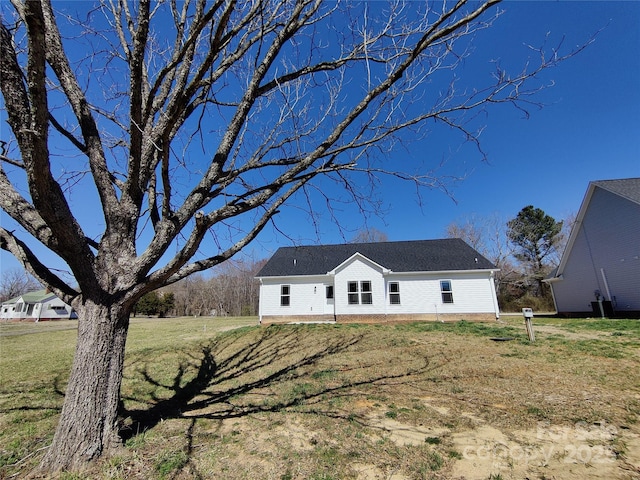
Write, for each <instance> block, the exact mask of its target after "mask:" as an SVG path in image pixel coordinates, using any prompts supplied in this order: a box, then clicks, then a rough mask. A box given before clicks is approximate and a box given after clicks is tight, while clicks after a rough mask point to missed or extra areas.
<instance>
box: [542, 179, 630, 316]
mask: <svg viewBox="0 0 640 480" xmlns="http://www.w3.org/2000/svg"><path fill="white" fill-rule="evenodd" d="M545 281H546V282H548V283H549V284H550V285H551V289H552V292H553V298H554V301H555V304H556V310H557V311H558V314H559V315H564V316H585V315H588V316H593V315H597V316H600V315H601V312H600V305H602V308H603V310H604V313H605V315H606V316H614V315H615V316H630V317H638V316H640V178H627V179H621V180H600V181H595V182H591V183H590V184H589V187H588V188H587V193H586V194H585V197H584V200H583V201H582V205H581V206H580V211H579V212H578V216H577V218H576V222H575V224H574V226H573V229H572V230H571V235H570V237H569V241H568V243H567V247H566V249H565V251H564V253H563V255H562V259H561V260H560V264H559V265H558V268H557V269H556V270H555V271H554V272H553V274H552V276H551V277H550V278H548V279H546V280H545Z"/></svg>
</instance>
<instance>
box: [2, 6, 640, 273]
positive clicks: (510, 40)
mask: <svg viewBox="0 0 640 480" xmlns="http://www.w3.org/2000/svg"><path fill="white" fill-rule="evenodd" d="M501 8H502V9H504V10H505V13H504V14H503V15H502V17H501V18H500V19H499V20H498V21H497V22H496V24H495V25H494V26H493V27H492V28H491V29H490V30H487V31H485V32H483V33H482V35H481V36H479V38H478V39H477V43H476V47H475V48H476V52H477V53H478V57H477V58H478V59H479V60H488V59H500V60H501V62H502V63H504V64H507V65H521V63H522V62H523V61H524V60H525V59H526V57H527V55H531V50H529V49H528V48H527V44H531V45H534V46H540V45H542V43H544V42H545V39H546V41H547V43H548V44H549V45H555V44H557V43H558V42H559V41H560V40H561V39H562V38H564V46H565V47H566V48H571V47H573V46H576V45H578V44H582V43H584V42H586V41H587V40H588V39H589V38H590V37H591V35H592V34H594V33H595V32H597V31H599V30H600V33H599V34H598V36H597V39H596V41H595V42H594V43H593V44H592V45H590V46H589V47H588V48H587V49H586V50H584V51H583V52H581V53H580V54H579V55H577V56H576V57H574V58H571V59H569V60H567V61H566V62H564V63H563V64H561V65H560V66H559V67H557V68H554V69H552V70H550V71H548V72H546V74H545V80H547V81H553V82H554V84H555V85H554V86H553V87H552V88H550V89H548V90H545V91H544V92H543V93H542V94H540V95H539V96H538V97H537V100H538V101H540V102H542V103H544V104H545V106H544V108H542V109H541V110H538V109H535V108H532V109H531V117H530V118H528V119H524V118H523V115H522V113H521V112H519V111H517V110H515V109H512V108H507V107H506V106H499V107H498V108H496V109H493V110H490V111H489V113H488V116H487V117H486V122H485V123H486V129H485V131H484V132H483V134H482V136H481V141H482V147H483V149H484V151H485V152H486V153H487V157H488V158H487V160H488V161H487V162H482V161H480V159H479V157H478V155H476V154H473V153H472V152H471V149H469V148H468V147H462V148H460V149H458V145H457V144H452V143H451V142H450V139H448V138H446V137H441V136H439V135H432V136H429V137H427V138H426V139H424V140H422V141H420V142H414V143H410V144H407V145H404V148H402V149H398V150H397V151H396V152H395V153H394V155H395V156H397V160H398V161H403V162H422V161H428V162H433V161H437V160H439V159H442V158H447V159H448V163H447V166H446V169H447V171H448V172H454V173H456V174H459V175H466V179H465V180H464V181H462V182H460V183H458V184H456V185H452V186H451V190H450V191H451V194H452V196H453V199H452V198H451V197H449V196H447V195H446V194H444V193H442V192H440V191H437V190H433V191H426V192H423V195H422V204H421V205H419V204H418V201H417V199H416V197H415V195H414V192H413V189H412V188H409V187H408V186H407V185H406V184H402V183H400V182H388V183H385V184H384V185H383V187H382V188H381V189H380V191H379V192H378V196H379V199H380V201H381V203H382V207H383V210H384V211H385V214H384V215H383V218H378V217H375V216H374V217H371V218H369V219H368V221H367V224H368V226H370V227H374V228H376V229H378V230H381V231H383V232H385V233H386V234H387V236H388V237H389V239H390V240H410V239H430V238H441V237H443V236H444V235H445V229H446V226H447V225H448V224H449V223H451V222H453V221H464V219H466V218H468V217H470V216H477V217H485V216H491V215H499V216H501V217H504V218H505V219H509V218H513V217H515V215H516V214H517V213H518V211H519V210H520V209H521V208H523V207H524V206H526V205H529V204H531V205H534V206H535V207H538V208H541V209H543V210H544V211H545V212H546V213H548V214H549V215H551V216H553V217H555V218H556V219H563V218H565V217H566V216H567V215H569V214H570V213H574V212H577V210H578V208H579V206H580V202H581V201H582V198H583V195H584V193H585V191H586V188H587V185H588V183H589V181H592V180H602V179H613V178H626V177H640V55H638V51H639V50H640V2H638V1H622V2H616V1H587V2H583V1H536V2H530V1H507V2H506V3H504V4H502V6H501ZM480 63H481V62H480ZM486 65H487V64H486V63H484V64H483V65H478V62H476V61H473V62H469V63H468V64H465V66H464V68H463V69H461V70H460V71H459V72H457V73H458V74H459V75H460V76H461V77H463V78H465V77H468V78H474V77H475V76H477V75H487V74H488V73H487V72H489V71H490V68H487V66H486ZM2 128H6V126H5V125H3V126H2ZM454 199H455V201H454ZM297 207H298V205H291V206H290V207H288V208H284V209H283V210H282V214H281V215H280V216H278V218H277V220H276V225H277V227H278V230H280V231H281V232H284V233H285V234H286V235H283V234H282V233H280V231H278V230H276V229H275V228H273V227H271V226H267V227H266V229H265V231H264V232H263V233H262V234H261V235H260V236H259V237H258V239H257V240H256V241H255V242H254V243H253V244H252V245H251V246H250V247H249V249H248V250H247V254H249V255H251V256H252V257H253V258H263V257H266V256H269V255H270V254H271V253H273V252H274V251H275V250H276V249H277V248H278V247H279V246H285V245H290V244H291V243H292V242H295V243H297V244H314V243H319V242H321V243H340V242H342V241H344V240H345V239H347V240H348V239H349V238H350V237H351V236H353V232H354V231H356V230H358V229H359V228H362V227H363V220H362V218H361V217H360V216H358V215H356V214H352V213H350V212H349V209H348V206H346V207H345V215H343V216H342V219H341V228H338V227H336V226H335V225H334V224H333V221H332V219H331V216H330V215H328V214H326V213H322V211H321V209H319V212H320V213H321V215H320V217H319V219H318V222H317V226H314V225H313V224H312V223H313V222H310V221H309V217H308V214H307V212H306V210H305V209H303V208H297ZM339 209H342V207H341V206H340V207H339ZM2 220H3V225H4V226H7V228H9V225H8V224H7V221H6V217H4V216H3V217H2ZM0 262H1V264H0V267H1V269H2V270H3V271H4V270H8V269H11V268H16V267H18V266H19V265H18V263H17V262H16V261H15V260H14V259H13V257H11V256H10V255H9V254H7V253H6V252H4V251H1V252H0ZM54 266H56V268H60V265H54Z"/></svg>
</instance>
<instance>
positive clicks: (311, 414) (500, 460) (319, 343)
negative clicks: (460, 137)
mask: <svg viewBox="0 0 640 480" xmlns="http://www.w3.org/2000/svg"><path fill="white" fill-rule="evenodd" d="M231 323H232V321H230V323H229V324H228V325H223V324H221V323H218V322H216V321H214V320H211V319H180V320H175V319H172V320H134V321H133V323H132V327H131V334H130V342H129V344H128V351H127V365H126V370H125V379H124V382H123V392H122V393H123V397H124V404H125V409H126V411H125V412H124V418H125V425H126V428H125V429H124V430H123V434H124V437H125V439H126V441H125V445H124V446H123V448H122V449H121V450H120V451H119V452H114V454H113V455H112V456H110V457H109V458H104V459H103V460H101V461H100V462H99V463H97V464H95V465H92V466H91V470H89V471H86V472H80V473H78V472H76V473H65V474H63V475H62V478H65V479H74V478H111V479H120V478H122V479H123V478H127V479H135V478H141V479H143V478H144V479H147V478H158V479H165V478H166V479H168V478H175V479H192V478H195V479H197V478H202V479H205V478H224V479H232V480H233V479H255V478H261V479H262V478H264V479H280V480H286V479H315V480H320V479H324V480H329V479H343V478H354V479H375V478H381V479H382V478H385V479H387V478H388V479H396V480H400V479H428V478H433V479H454V478H455V479H462V478H465V479H468V480H469V479H479V480H485V479H489V478H493V479H498V478H503V479H507V478H514V479H516V478H532V479H533V478H536V479H545V478H546V479H551V478H557V479H560V478H562V479H574V478H575V479H578V478H620V479H624V478H628V479H635V478H640V441H638V439H639V438H640V425H639V423H638V420H639V419H640V368H639V363H640V353H639V351H638V348H637V345H638V343H639V341H640V322H634V321H617V322H613V321H612V322H609V321H607V322H599V321H598V322H596V321H588V322H584V321H583V322H577V321H573V322H569V321H564V322H557V321H554V320H549V321H547V322H545V320H544V319H536V328H537V341H536V342H535V343H533V344H530V343H529V342H528V341H527V340H526V334H525V332H524V328H523V325H521V319H517V318H515V319H513V320H511V321H509V324H507V325H498V324H472V323H467V322H461V323H457V324H435V323H431V324H424V323H422V324H418V323H416V324H407V325H284V326H270V327H262V328H261V327H248V328H241V329H238V330H232V331H226V332H223V333H220V330H225V329H227V328H229V327H230V326H231ZM246 323H247V322H245V324H246ZM248 323H254V320H250V321H249V322H248ZM540 323H547V324H548V325H544V326H543V325H540ZM61 325H62V324H60V325H59V326H61ZM12 328H13V326H11V325H1V326H0V335H2V338H1V339H0V340H1V343H0V347H1V348H2V350H1V355H0V362H1V363H0V366H1V367H2V370H1V371H2V390H1V392H0V409H1V411H2V414H3V415H2V419H1V420H0V431H1V432H2V433H0V445H1V446H0V462H1V463H0V465H1V467H0V477H2V478H4V477H7V478H9V477H11V476H16V477H20V476H21V475H24V474H26V472H28V471H29V470H30V469H31V468H32V467H33V466H34V465H35V464H36V462H37V460H38V458H39V456H40V454H41V451H39V450H38V449H40V448H44V447H46V445H47V444H48V442H49V441H50V437H51V434H52V431H53V427H54V425H55V420H56V418H57V414H58V411H59V408H60V405H61V402H62V391H63V388H64V378H66V376H65V375H66V369H67V368H68V364H69V362H70V358H71V354H72V345H73V337H74V332H73V331H72V330H60V329H58V330H55V331H54V330H51V327H48V328H49V330H47V331H45V332H42V333H35V334H31V335H26V334H23V335H14V336H10V335H11V333H12V331H13V330H12ZM15 328H16V329H18V328H22V329H24V328H25V327H24V326H16V327H15ZM45 328H47V327H45ZM14 333H15V331H14ZM23 333H24V332H23ZM505 337H509V338H512V339H513V340H510V341H493V340H491V339H492V338H494V339H495V338H505ZM54 352H56V353H54ZM52 357H53V358H52ZM45 358H47V359H48V360H46V361H44V359H45ZM39 362H43V364H41V365H38V363H39Z"/></svg>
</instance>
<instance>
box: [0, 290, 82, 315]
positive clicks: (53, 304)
mask: <svg viewBox="0 0 640 480" xmlns="http://www.w3.org/2000/svg"><path fill="white" fill-rule="evenodd" d="M69 318H78V317H77V315H76V313H75V311H74V310H73V309H72V308H71V307H70V306H69V305H67V304H66V303H64V302H63V301H62V300H60V299H59V298H58V297H56V296H55V294H53V293H51V292H50V291H49V290H38V291H36V292H29V293H25V294H23V295H20V296H19V297H15V298H12V299H11V300H7V301H6V302H4V303H2V306H0V319H2V320H12V321H33V322H38V321H44V320H65V319H69Z"/></svg>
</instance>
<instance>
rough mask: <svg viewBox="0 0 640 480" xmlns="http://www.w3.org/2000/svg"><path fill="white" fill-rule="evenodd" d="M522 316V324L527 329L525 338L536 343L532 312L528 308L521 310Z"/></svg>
mask: <svg viewBox="0 0 640 480" xmlns="http://www.w3.org/2000/svg"><path fill="white" fill-rule="evenodd" d="M522 315H523V316H524V324H525V326H526V328H527V336H528V337H529V341H530V342H535V341H536V335H535V333H533V322H532V319H533V310H531V309H530V308H523V309H522Z"/></svg>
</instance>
